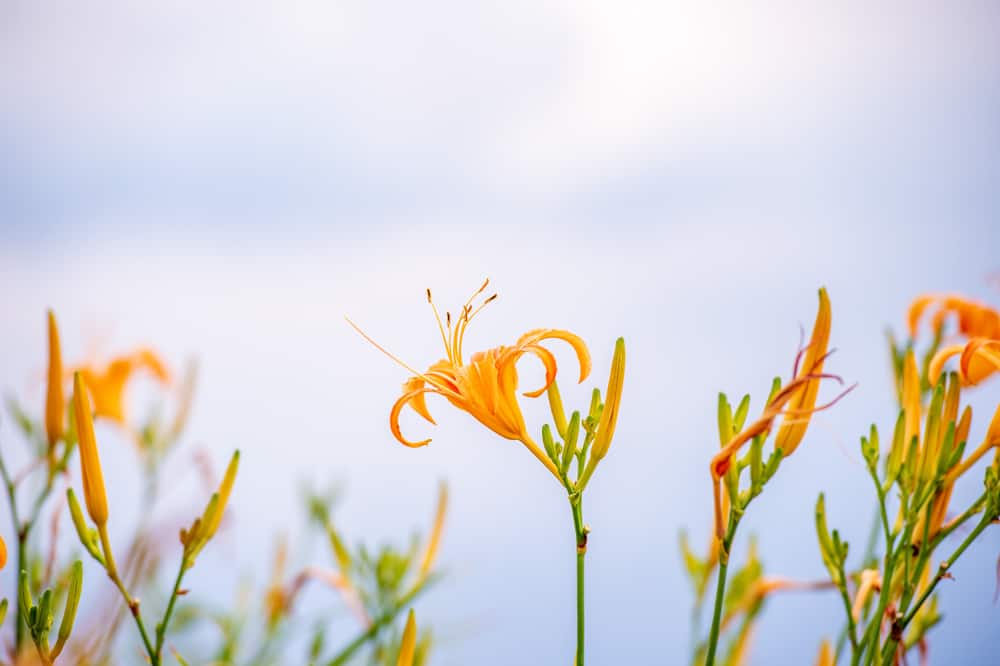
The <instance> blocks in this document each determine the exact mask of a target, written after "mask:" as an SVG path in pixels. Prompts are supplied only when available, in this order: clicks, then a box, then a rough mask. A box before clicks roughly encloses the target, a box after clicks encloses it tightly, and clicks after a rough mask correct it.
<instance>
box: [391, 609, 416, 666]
mask: <svg viewBox="0 0 1000 666" xmlns="http://www.w3.org/2000/svg"><path fill="white" fill-rule="evenodd" d="M416 647H417V620H416V618H415V617H414V616H413V609H412V608H411V609H410V614H409V616H407V618H406V628H405V629H403V639H402V640H401V641H400V645H399V659H398V660H396V666H413V653H414V652H415V651H416Z"/></svg>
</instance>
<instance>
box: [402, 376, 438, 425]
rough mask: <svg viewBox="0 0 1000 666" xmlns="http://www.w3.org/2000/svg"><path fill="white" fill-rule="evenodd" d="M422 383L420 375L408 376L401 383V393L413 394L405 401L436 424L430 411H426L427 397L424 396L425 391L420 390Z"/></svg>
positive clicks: (422, 386)
mask: <svg viewBox="0 0 1000 666" xmlns="http://www.w3.org/2000/svg"><path fill="white" fill-rule="evenodd" d="M424 383H425V382H424V380H423V379H422V378H420V377H410V378H409V379H407V380H406V381H405V382H404V383H403V393H404V394H413V397H412V398H410V401H409V403H407V404H409V405H410V407H412V408H413V411H415V412H416V413H417V414H420V415H421V416H422V417H424V418H425V419H426V420H428V421H429V422H431V423H433V424H434V425H437V423H435V422H434V418H433V417H432V416H431V413H430V412H429V411H427V399H426V398H425V397H424V396H425V395H426V393H425V392H424V391H422V390H421V389H423V388H424Z"/></svg>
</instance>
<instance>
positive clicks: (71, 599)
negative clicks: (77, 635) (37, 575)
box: [49, 560, 83, 661]
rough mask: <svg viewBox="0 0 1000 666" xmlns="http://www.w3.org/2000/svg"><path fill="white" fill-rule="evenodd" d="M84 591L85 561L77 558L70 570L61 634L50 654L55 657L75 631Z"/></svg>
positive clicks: (60, 627) (60, 628)
mask: <svg viewBox="0 0 1000 666" xmlns="http://www.w3.org/2000/svg"><path fill="white" fill-rule="evenodd" d="M82 591H83V563H82V562H80V560H77V561H76V562H74V563H73V567H72V568H71V569H70V572H69V589H68V590H67V592H66V608H64V609H63V616H62V622H61V623H60V624H59V634H58V638H57V639H56V644H55V647H53V648H52V652H51V654H50V655H49V656H50V658H51V659H52V660H53V661H55V658H56V657H58V656H59V653H60V652H62V649H63V646H64V645H65V644H66V641H67V640H69V635H70V633H71V632H72V631H73V622H74V621H75V620H76V609H77V607H78V606H79V605H80V593H81V592H82Z"/></svg>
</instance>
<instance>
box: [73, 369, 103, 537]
mask: <svg viewBox="0 0 1000 666" xmlns="http://www.w3.org/2000/svg"><path fill="white" fill-rule="evenodd" d="M73 413H74V416H75V417H76V419H75V420H76V429H77V441H78V442H79V447H80V468H81V472H82V475H83V496H84V499H85V500H86V502H87V513H89V514H90V518H91V520H93V521H94V523H95V524H96V525H97V526H98V527H101V526H102V525H104V524H105V523H107V522H108V497H107V495H106V494H105V491H104V474H103V473H102V471H101V459H100V457H99V456H98V454H97V439H96V438H95V437H94V422H93V419H92V417H91V414H90V399H89V398H88V397H87V390H86V388H85V387H84V384H83V377H82V375H81V374H80V373H79V372H78V373H76V374H75V375H74V376H73Z"/></svg>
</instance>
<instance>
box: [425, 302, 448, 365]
mask: <svg viewBox="0 0 1000 666" xmlns="http://www.w3.org/2000/svg"><path fill="white" fill-rule="evenodd" d="M427 302H428V303H430V304H431V310H433V311H434V319H436V320H437V325H438V331H440V332H441V342H442V343H444V349H445V353H449V346H448V335H447V334H446V333H445V332H444V326H443V325H442V324H441V315H440V314H439V313H438V309H437V306H436V305H434V301H433V299H431V290H430V288H428V289H427ZM448 327H449V329H450V328H451V322H449V324H448ZM448 360H452V359H451V357H450V356H449V358H448Z"/></svg>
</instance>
